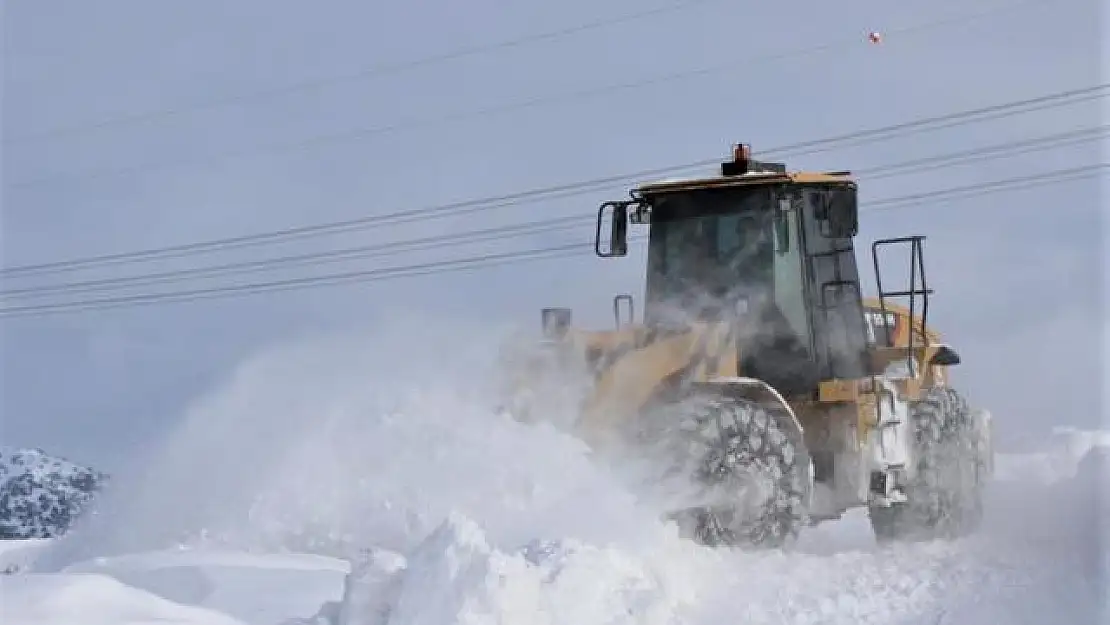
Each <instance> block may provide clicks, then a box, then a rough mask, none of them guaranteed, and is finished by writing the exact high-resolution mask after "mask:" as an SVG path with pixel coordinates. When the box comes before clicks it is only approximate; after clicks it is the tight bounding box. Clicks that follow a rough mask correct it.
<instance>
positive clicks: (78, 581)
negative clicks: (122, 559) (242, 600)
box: [0, 575, 243, 625]
mask: <svg viewBox="0 0 1110 625" xmlns="http://www.w3.org/2000/svg"><path fill="white" fill-rule="evenodd" d="M0 596H2V597H3V598H4V600H3V604H2V607H0V615H2V616H3V622H4V625H74V624H75V623H80V624H81V625H146V624H148V623H175V624H178V625H243V623H242V622H241V621H237V620H235V619H233V618H231V617H229V616H226V615H223V614H220V613H219V612H214V611H211V610H204V609H201V608H195V607H190V606H183V605H179V604H176V603H173V602H171V601H167V600H165V599H163V598H161V597H158V596H156V595H154V594H151V593H148V592H144V591H142V590H138V589H136V588H132V587H130V586H126V585H124V584H122V583H120V582H119V581H117V580H115V579H112V578H111V577H105V576H102V575H10V576H3V577H0Z"/></svg>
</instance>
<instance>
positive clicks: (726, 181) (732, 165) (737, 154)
mask: <svg viewBox="0 0 1110 625" xmlns="http://www.w3.org/2000/svg"><path fill="white" fill-rule="evenodd" d="M720 172H721V173H720V174H719V175H717V176H712V177H703V178H687V179H681V180H662V181H658V182H651V183H647V184H643V185H640V186H639V187H638V188H636V189H635V190H634V191H633V193H636V194H639V195H659V194H662V193H674V192H678V191H694V190H698V189H719V188H726V187H743V186H759V185H769V184H792V183H802V184H822V183H823V184H844V183H852V182H854V180H853V178H852V173H851V172H848V171H831V172H807V171H795V172H791V171H787V170H786V165H785V164H784V163H771V162H762V161H757V160H754V159H752V158H751V147H750V146H749V145H748V144H745V143H740V144H737V145H735V146H733V151H732V160H731V161H725V162H723V163H721V169H720Z"/></svg>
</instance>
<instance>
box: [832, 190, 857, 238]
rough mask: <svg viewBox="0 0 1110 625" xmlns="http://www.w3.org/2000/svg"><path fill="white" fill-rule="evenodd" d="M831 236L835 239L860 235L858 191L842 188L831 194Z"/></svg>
mask: <svg viewBox="0 0 1110 625" xmlns="http://www.w3.org/2000/svg"><path fill="white" fill-rule="evenodd" d="M828 219H829V234H830V235H831V236H834V237H838V238H840V237H854V236H856V234H858V233H859V205H858V203H857V201H856V190H855V189H854V188H852V187H842V188H839V189H836V190H834V191H833V192H832V193H830V194H829V206H828Z"/></svg>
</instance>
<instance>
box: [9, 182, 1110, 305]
mask: <svg viewBox="0 0 1110 625" xmlns="http://www.w3.org/2000/svg"><path fill="white" fill-rule="evenodd" d="M1108 167H1110V163H1095V164H1091V165H1084V166H1078V167H1073V168H1068V169H1061V170H1056V171H1051V172H1044V173H1041V174H1033V175H1028V176H1023V177H1019V178H1012V179H1009V180H998V181H992V182H987V183H980V184H975V185H967V186H963V187H953V188H949V189H942V190H938V191H933V192H928V193H920V194H915V195H910V196H902V197H897V198H889V199H886V200H879V201H876V202H871V203H869V204H868V205H867V206H866V207H865V208H863V209H861V210H864V211H874V210H892V209H897V208H906V207H909V206H915V205H919V204H923V203H926V202H934V201H936V200H938V199H952V198H960V199H963V198H967V197H974V196H977V195H988V194H992V193H999V192H1002V191H1007V190H1011V189H1026V188H1030V187H1035V186H1043V185H1047V184H1054V183H1058V182H1063V181H1070V180H1076V179H1081V178H1086V177H1091V176H1094V175H1097V172H1101V171H1105V170H1106V169H1107V168H1108ZM635 240H642V238H637V239H635ZM587 249H589V246H587V245H585V244H582V243H573V244H563V245H556V246H550V247H541V248H534V249H527V250H517V251H509V252H497V253H489V254H482V255H477V256H470V257H465V258H457V259H448V260H440V261H432V262H426V263H419V264H411V265H404V266H398V267H384V268H374V269H365V270H359V271H347V272H342V273H332V274H323V275H318V276H309V277H303V278H289V279H283V280H273V281H268V282H256V283H247V284H238V285H230V286H222V287H209V288H202V289H192V290H180V291H170V292H162V293H147V294H137V295H128V296H119V297H108V298H100V299H89V300H78V301H72V302H62V303H57V304H40V305H31V306H19V307H8V308H0V318H11V317H24V316H41V315H46V314H56V313H64V312H78V311H85V310H102V309H108V308H119V307H133V306H142V305H149V304H156V303H172V302H187V301H196V300H201V299H211V298H219V297H229V296H236V295H250V294H256V293H266V292H274V291H287V290H296V289H304V288H312V287H322V286H334V285H340V284H350V283H364V282H377V281H381V280H388V279H399V278H406V277H415V276H417V275H429V274H438V273H447V272H451V271H459V270H463V269H470V268H474V267H483V266H493V265H498V264H505V263H509V262H512V263H519V262H525V261H528V260H538V259H539V258H544V257H548V256H553V255H560V254H561V255H567V254H570V253H575V252H577V253H582V252H584V251H586V250H587Z"/></svg>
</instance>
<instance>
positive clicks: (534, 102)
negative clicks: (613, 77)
mask: <svg viewBox="0 0 1110 625" xmlns="http://www.w3.org/2000/svg"><path fill="white" fill-rule="evenodd" d="M1044 1H1045V0H1025V1H1024V2H1018V3H1013V2H1008V3H1006V4H1005V5H1003V6H996V7H992V8H990V9H987V10H984V11H980V12H977V13H974V14H970V15H961V16H956V17H948V18H943V19H939V20H934V21H932V22H926V23H924V24H918V25H915V26H907V27H904V28H901V29H891V30H890V31H888V32H889V33H892V34H893V33H903V34H905V33H910V32H914V31H918V30H923V29H929V28H935V27H938V26H944V25H948V24H951V23H960V22H965V21H969V20H973V19H979V18H982V17H988V16H991V15H994V14H995V13H997V12H999V11H1008V10H1012V9H1013V8H1014V7H1016V6H1025V5H1027V4H1039V3H1041V2H1044ZM852 42H853V43H854V45H860V39H859V38H855V39H853V40H852ZM845 43H847V41H843V42H841V41H837V42H833V43H826V44H820V45H817V46H811V47H807V48H803V49H798V50H793V51H787V52H780V53H775V54H770V55H764V56H756V57H749V58H746V59H745V64H744V65H745V66H752V65H756V64H761V63H766V62H769V61H773V60H779V59H783V58H790V57H794V56H805V55H809V54H816V53H819V52H826V51H828V50H829V49H832V48H836V47H839V46H841V45H844V44H845ZM736 68H737V64H736V63H735V62H734V61H729V62H727V63H721V64H716V65H712V66H709V67H703V68H699V69H695V70H684V71H681V72H675V73H670V74H665V75H661V76H655V77H652V78H647V79H641V80H636V81H630V82H624V83H616V84H609V85H603V86H601V87H592V88H587V89H581V90H578V91H572V92H568V93H561V94H556V95H551V96H541V97H537V98H532V99H528V100H522V101H518V102H511V103H507V104H503V105H498V106H493V107H487V108H483V109H477V110H471V111H461V112H456V113H452V114H448V115H444V116H439V117H435V118H426V119H416V120H410V121H403V122H397V123H393V124H387V125H383V126H374V127H367V128H358V129H348V130H344V131H342V132H335V133H329V134H324V135H317V136H314V137H309V138H307V139H298V140H296V141H288V142H282V143H274V144H269V145H266V146H261V147H255V148H250V149H246V150H236V151H231V152H224V153H219V154H211V155H207V156H201V157H196V158H189V159H181V160H175V161H164V162H155V163H141V164H137V165H133V166H128V167H122V168H106V169H98V170H91V171H85V172H76V173H72V174H52V175H48V176H44V177H39V178H32V179H30V180H23V181H18V182H15V183H12V184H10V185H8V186H9V188H13V189H21V188H29V187H35V186H41V185H44V184H56V183H59V182H63V181H71V180H76V179H85V178H98V177H101V176H115V175H123V174H131V173H137V172H141V171H148V170H152V169H165V168H173V167H180V166H187V165H195V164H205V163H212V162H221V161H225V160H229V159H235V158H241V157H244V156H251V155H254V154H270V153H274V152H285V151H297V150H303V149H307V148H310V147H313V146H316V145H320V144H326V143H334V142H336V141H341V140H346V139H353V138H364V137H367V136H377V135H380V134H383V133H387V132H395V131H399V130H407V129H411V128H419V127H423V126H428V125H436V124H443V123H454V122H459V121H466V120H469V119H475V118H480V117H485V116H488V115H498V114H503V113H509V112H514V111H518V110H525V109H529V108H535V107H538V106H546V105H549V104H557V103H561V102H567V101H575V100H581V99H584V98H590V97H596V96H599V95H606V94H609V93H615V92H619V91H627V90H634V89H641V88H644V87H650V86H654V85H657V84H665V83H669V82H674V81H676V80H681V79H686V78H694V77H700V76H706V75H711V74H715V73H719V72H723V71H729V70H736Z"/></svg>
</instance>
